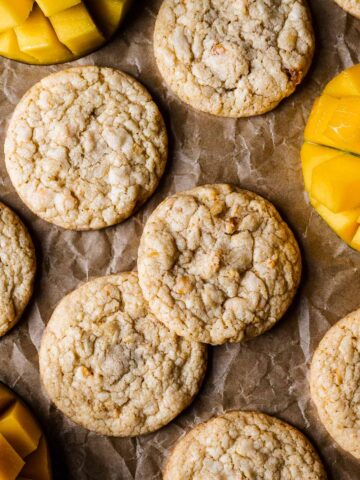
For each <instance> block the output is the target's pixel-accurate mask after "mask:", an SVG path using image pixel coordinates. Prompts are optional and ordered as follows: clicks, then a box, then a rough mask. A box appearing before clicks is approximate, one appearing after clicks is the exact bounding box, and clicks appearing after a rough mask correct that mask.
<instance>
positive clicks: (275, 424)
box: [164, 411, 326, 480]
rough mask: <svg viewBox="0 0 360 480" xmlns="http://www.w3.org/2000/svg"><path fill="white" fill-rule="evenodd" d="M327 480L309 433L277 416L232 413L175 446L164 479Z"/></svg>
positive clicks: (195, 429) (213, 421)
mask: <svg viewBox="0 0 360 480" xmlns="http://www.w3.org/2000/svg"><path fill="white" fill-rule="evenodd" d="M205 479H206V480H210V479H214V480H215V479H228V480H230V479H233V480H235V479H236V480H247V479H256V480H276V479H279V480H280V479H284V480H285V479H286V480H325V479H326V474H325V471H324V467H323V466H322V464H321V462H320V459H319V457H318V455H317V453H316V452H315V450H314V448H313V447H312V445H311V443H310V442H309V441H308V440H307V439H306V437H305V436H304V435H303V434H302V433H301V432H299V431H298V430H297V429H295V428H294V427H292V426H291V425H288V424H287V423H285V422H282V421H281V420H278V419H277V418H274V417H270V416H268V415H264V414H263V413H258V412H241V411H234V412H229V413H226V414H224V415H222V416H220V417H216V418H213V419H211V420H209V421H208V422H205V423H202V424H200V425H198V426H197V427H195V428H194V429H193V430H191V431H190V432H189V433H188V434H187V435H185V436H184V437H183V438H182V439H181V440H180V441H179V442H178V443H177V444H176V445H175V448H174V450H173V451H172V453H171V454H170V457H169V459H168V462H167V464H166V466H165V470H164V480H205Z"/></svg>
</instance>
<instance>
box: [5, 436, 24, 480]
mask: <svg viewBox="0 0 360 480" xmlns="http://www.w3.org/2000/svg"><path fill="white" fill-rule="evenodd" d="M24 463H25V462H24V461H23V459H22V458H21V457H20V456H19V455H18V454H17V453H16V451H15V450H14V449H13V447H12V446H11V445H10V444H9V443H8V442H7V441H6V439H5V438H4V437H3V436H2V435H1V434H0V480H15V479H16V478H17V476H18V475H19V473H20V471H21V469H22V468H23V465H24Z"/></svg>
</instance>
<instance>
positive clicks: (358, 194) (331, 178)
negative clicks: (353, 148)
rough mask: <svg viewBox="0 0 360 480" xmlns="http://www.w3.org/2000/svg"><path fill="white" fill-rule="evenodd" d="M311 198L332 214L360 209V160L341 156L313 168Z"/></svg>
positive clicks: (350, 156) (349, 156)
mask: <svg viewBox="0 0 360 480" xmlns="http://www.w3.org/2000/svg"><path fill="white" fill-rule="evenodd" d="M311 196H313V197H314V198H315V199H316V200H318V201H319V202H320V203H322V204H323V205H325V207H327V208H328V209H329V210H331V211H332V212H334V213H337V212H341V211H343V210H350V209H353V208H356V207H360V158H357V157H354V156H352V155H343V156H341V157H339V158H333V159H331V160H327V161H326V162H324V163H321V164H320V165H318V166H317V167H315V168H314V170H313V174H312V182H311Z"/></svg>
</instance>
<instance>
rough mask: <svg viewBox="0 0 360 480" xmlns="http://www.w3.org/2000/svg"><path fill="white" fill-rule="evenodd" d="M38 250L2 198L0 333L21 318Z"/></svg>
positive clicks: (31, 282)
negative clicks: (36, 250)
mask: <svg viewBox="0 0 360 480" xmlns="http://www.w3.org/2000/svg"><path fill="white" fill-rule="evenodd" d="M35 271H36V258H35V250H34V245H33V243H32V240H31V238H30V235H29V233H28V231H27V229H26V228H25V226H24V224H23V223H22V222H21V220H20V219H19V217H18V216H17V215H16V214H15V213H14V212H13V211H12V210H10V208H8V207H7V206H6V205H4V204H3V203H1V202H0V336H2V335H5V333H6V332H8V331H9V330H10V329H11V328H12V327H13V326H14V325H15V324H16V322H17V321H18V320H19V318H20V317H21V314H22V313H23V311H24V309H25V307H26V305H27V304H28V302H29V300H30V297H31V295H32V292H33V285H34V277H35Z"/></svg>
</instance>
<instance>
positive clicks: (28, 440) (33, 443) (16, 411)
mask: <svg viewBox="0 0 360 480" xmlns="http://www.w3.org/2000/svg"><path fill="white" fill-rule="evenodd" d="M0 433H1V435H3V436H4V437H5V439H6V440H7V441H8V442H9V443H10V445H11V446H12V447H13V448H14V449H15V450H16V452H17V453H18V454H19V455H20V456H21V457H23V458H24V457H26V456H27V455H29V454H30V453H32V452H33V451H34V450H35V449H36V448H37V446H38V444H39V440H40V437H41V431H40V428H39V426H38V424H37V423H36V421H35V420H34V419H33V417H32V415H31V414H30V412H29V411H28V409H27V408H26V407H25V405H23V404H22V403H21V402H16V403H15V404H14V405H13V406H11V407H10V408H9V409H8V410H6V411H5V412H4V413H3V414H2V415H1V417H0Z"/></svg>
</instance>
